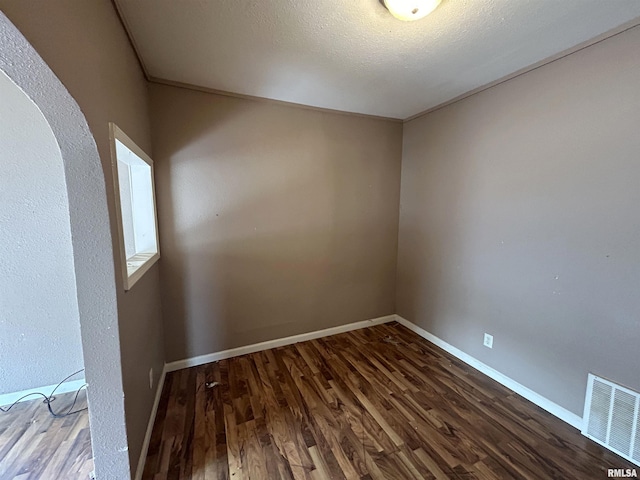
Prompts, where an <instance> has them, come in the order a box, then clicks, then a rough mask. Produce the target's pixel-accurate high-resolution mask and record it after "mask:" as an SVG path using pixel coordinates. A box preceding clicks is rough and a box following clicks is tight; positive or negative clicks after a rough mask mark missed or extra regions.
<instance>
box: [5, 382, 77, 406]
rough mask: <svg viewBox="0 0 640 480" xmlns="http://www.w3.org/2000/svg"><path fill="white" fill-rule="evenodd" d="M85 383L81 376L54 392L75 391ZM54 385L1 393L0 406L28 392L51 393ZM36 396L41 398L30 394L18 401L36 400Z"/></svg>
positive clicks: (8, 403)
mask: <svg viewBox="0 0 640 480" xmlns="http://www.w3.org/2000/svg"><path fill="white" fill-rule="evenodd" d="M85 383H87V382H85V380H84V378H81V379H80V380H73V381H71V382H65V383H63V384H62V385H60V386H59V387H58V388H57V389H56V392H55V394H56V395H58V394H61V393H69V392H76V391H77V390H78V389H79V388H80V387H82V386H83V385H84V384H85ZM56 386H57V384H56V385H47V386H46V387H38V388H30V389H28V390H21V391H20V392H11V393H3V394H2V395H0V406H2V407H6V406H8V405H11V404H12V403H13V402H15V401H16V400H18V399H19V398H20V397H22V396H24V395H29V394H30V393H44V394H45V395H51V392H53V389H54V388H56ZM54 396H55V395H54ZM38 398H40V399H42V397H39V396H36V395H31V396H29V397H27V398H23V399H22V400H20V402H28V401H30V400H37V399H38ZM52 405H53V404H52Z"/></svg>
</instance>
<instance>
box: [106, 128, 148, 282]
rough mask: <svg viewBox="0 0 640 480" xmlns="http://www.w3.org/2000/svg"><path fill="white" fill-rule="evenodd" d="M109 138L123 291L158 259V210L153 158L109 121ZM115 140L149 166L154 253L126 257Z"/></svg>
mask: <svg viewBox="0 0 640 480" xmlns="http://www.w3.org/2000/svg"><path fill="white" fill-rule="evenodd" d="M109 140H110V144H111V171H112V173H113V189H114V195H115V201H116V220H117V221H116V223H117V229H118V239H119V242H120V266H121V270H122V280H123V283H124V289H125V291H128V290H131V288H132V287H133V286H134V285H135V283H136V282H137V281H138V280H140V279H141V278H142V276H143V275H144V274H145V273H146V272H147V271H149V269H150V268H151V267H152V266H153V265H154V264H155V263H156V262H157V261H158V260H159V259H160V239H159V236H158V212H157V208H156V189H155V175H154V169H153V160H151V158H150V157H149V155H147V154H146V153H145V152H144V151H143V150H142V149H141V148H140V147H138V146H137V145H136V144H135V142H134V141H133V140H131V139H130V138H129V137H128V136H127V134H125V133H124V132H123V131H122V130H120V128H118V126H117V125H116V124H114V123H111V122H110V123H109ZM116 140H117V141H119V142H120V143H122V144H123V145H124V146H125V147H127V148H128V149H129V150H131V152H133V153H134V154H135V155H136V156H138V157H139V158H140V159H141V160H143V161H144V162H145V163H147V164H148V165H149V167H150V168H151V194H152V197H153V217H154V222H155V234H156V239H155V241H156V252H155V253H153V254H152V253H141V254H136V255H134V256H133V257H131V258H129V259H127V255H126V248H125V238H124V226H123V223H122V219H123V212H122V202H121V198H120V181H119V176H118V155H117V148H116Z"/></svg>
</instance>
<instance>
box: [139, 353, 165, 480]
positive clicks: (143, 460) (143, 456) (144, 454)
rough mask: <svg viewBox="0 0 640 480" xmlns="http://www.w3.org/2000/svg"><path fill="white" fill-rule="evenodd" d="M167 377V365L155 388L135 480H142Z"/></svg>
mask: <svg viewBox="0 0 640 480" xmlns="http://www.w3.org/2000/svg"><path fill="white" fill-rule="evenodd" d="M166 376H167V365H166V364H165V366H164V368H163V369H162V374H161V375H160V380H158V385H157V386H156V397H155V399H154V400H153V407H152V408H151V414H150V415H149V422H148V423H147V431H146V432H145V434H144V440H143V441H142V449H141V450H140V458H139V459H138V467H137V468H136V476H135V477H134V479H135V480H142V474H143V473H144V465H145V463H146V460H147V453H148V452H149V443H150V442H151V434H152V433H153V425H154V424H155V422H156V413H158V405H159V404H160V397H161V396H162V388H163V387H164V379H165V377H166Z"/></svg>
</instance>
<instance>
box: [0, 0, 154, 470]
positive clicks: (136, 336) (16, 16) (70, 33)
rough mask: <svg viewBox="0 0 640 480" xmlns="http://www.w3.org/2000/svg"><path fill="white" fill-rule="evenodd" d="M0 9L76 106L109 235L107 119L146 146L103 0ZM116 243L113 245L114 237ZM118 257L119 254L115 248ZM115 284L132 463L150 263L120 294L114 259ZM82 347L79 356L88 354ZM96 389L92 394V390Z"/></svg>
mask: <svg viewBox="0 0 640 480" xmlns="http://www.w3.org/2000/svg"><path fill="white" fill-rule="evenodd" d="M0 9H2V11H3V12H4V13H5V14H6V15H7V17H8V18H9V19H10V20H11V21H12V22H13V23H14V24H15V25H16V26H17V27H18V29H20V31H21V32H22V33H23V34H24V36H25V37H26V38H27V39H28V40H29V42H31V44H32V45H33V46H34V47H35V49H36V50H37V51H38V53H39V54H40V55H41V56H42V58H43V59H44V60H45V62H47V64H48V65H49V66H50V67H51V69H52V70H53V71H54V72H55V74H56V75H57V76H58V77H59V78H60V80H61V81H62V83H63V84H64V85H65V86H66V87H67V88H68V89H69V92H70V93H71V95H72V96H73V97H74V99H75V100H76V101H77V102H78V104H79V105H80V108H81V109H82V111H83V113H84V115H85V116H86V118H87V121H88V123H89V127H90V128H91V131H92V133H93V135H94V138H95V141H96V144H97V146H98V151H99V153H100V157H101V158H102V162H103V167H104V172H105V177H106V182H107V193H108V195H109V205H110V216H111V219H112V221H111V226H112V228H111V231H112V232H114V236H113V238H114V240H116V239H117V236H116V235H115V232H116V230H115V224H114V223H113V222H114V219H115V217H114V215H113V208H114V207H115V204H114V202H113V185H112V178H111V167H110V161H111V160H110V150H109V128H108V122H109V121H112V122H115V123H116V124H117V125H118V126H119V127H120V128H121V129H122V130H123V131H124V132H125V133H126V134H127V135H129V136H130V137H131V138H132V139H133V140H134V141H135V142H136V143H137V144H138V145H139V146H140V147H141V148H142V149H143V150H145V151H146V152H147V153H149V154H152V153H153V152H151V138H150V130H149V121H148V92H147V85H146V81H145V79H144V77H143V75H142V72H141V70H140V67H139V65H138V63H137V60H136V57H135V54H134V52H133V50H132V48H131V46H130V44H129V42H128V39H127V37H126V34H125V32H124V30H123V28H122V26H121V24H120V22H119V20H118V18H117V15H116V12H115V10H114V8H113V5H112V3H111V2H110V1H109V0H93V1H91V2H83V1H79V0H57V1H51V0H30V1H29V2H24V1H20V0H0ZM115 244H116V247H115V248H116V249H117V248H118V246H117V243H115ZM114 258H115V259H119V252H117V251H116V252H115V255H114ZM115 268H116V281H117V287H118V311H119V324H120V340H121V355H122V369H123V384H124V395H125V410H126V422H127V434H128V441H129V457H130V460H131V465H132V468H133V469H135V467H136V465H137V462H138V456H139V453H140V448H141V446H142V439H143V437H144V433H145V429H146V426H147V421H148V418H149V414H150V411H151V407H152V403H153V396H154V393H155V391H154V390H151V389H150V388H149V377H148V372H149V368H151V367H153V368H154V372H155V377H156V378H155V380H156V383H157V381H158V379H159V375H160V372H161V371H162V367H163V363H164V352H163V340H162V336H163V335H162V321H161V311H160V295H159V275H158V272H159V269H158V266H155V267H154V268H152V269H151V270H150V271H149V272H148V273H147V274H146V275H145V277H144V278H143V279H142V280H140V281H139V282H138V283H137V284H136V285H135V286H134V288H133V289H132V290H131V291H129V292H127V293H125V292H124V289H123V287H122V277H121V274H120V264H119V262H116V263H115ZM83 346H84V354H85V357H86V356H89V355H91V351H90V350H87V348H88V346H87V345H83ZM96 395H99V392H96Z"/></svg>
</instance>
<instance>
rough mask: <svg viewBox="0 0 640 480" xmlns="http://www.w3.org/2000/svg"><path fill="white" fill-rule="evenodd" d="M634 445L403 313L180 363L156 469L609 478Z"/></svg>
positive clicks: (206, 475) (197, 475)
mask: <svg viewBox="0 0 640 480" xmlns="http://www.w3.org/2000/svg"><path fill="white" fill-rule="evenodd" d="M607 468H633V465H631V464H629V463H628V462H627V461H625V460H623V459H622V458H620V457H618V456H616V455H614V454H613V453H611V452H609V451H607V450H605V449H603V448H601V447H600V446H598V445H597V444H595V443H593V442H591V441H590V440H588V439H586V438H585V437H583V436H582V435H580V434H579V432H577V431H576V430H574V429H573V428H571V427H569V426H568V425H566V424H565V423H563V422H562V421H560V420H558V419H557V418H555V417H553V416H551V415H550V414H548V413H546V412H545V411H543V410H541V409H540V408H538V407H537V406H535V405H533V404H532V403H530V402H528V401H527V400H524V399H523V398H521V397H519V396H517V395H516V394H514V393H513V392H511V391H510V390H508V389H506V388H505V387H503V386H501V385H500V384H498V383H496V382H495V381H493V380H491V379H490V378H488V377H486V376H484V375H483V374H481V373H479V372H477V371H475V370H474V369H472V368H470V367H468V366H467V365H465V364H464V363H462V362H460V361H459V360H457V359H456V358H454V357H452V356H450V355H449V354H447V353H446V352H444V351H442V350H440V349H439V348H437V347H435V346H433V345H432V344H430V343H429V342H427V341H426V340H424V339H422V338H421V337H419V336H417V335H416V334H415V333H413V332H411V331H409V330H408V329H406V328H404V327H403V326H401V325H399V324H397V323H391V324H386V325H380V326H376V327H371V328H367V329H362V330H356V331H353V332H349V333H344V334H340V335H335V336H332V337H327V338H322V339H318V340H312V341H309V342H304V343H298V344H296V345H290V346H286V347H280V348H276V349H272V350H267V351H264V352H258V353H254V354H251V355H245V356H242V357H236V358H232V359H229V360H222V361H219V362H215V363H210V364H207V365H203V366H199V367H194V368H190V369H185V370H180V371H178V372H173V373H170V374H168V375H167V378H166V383H165V386H164V390H163V392H162V397H161V401H160V405H159V409H158V414H157V417H156V422H155V426H154V429H153V434H152V438H151V443H150V447H149V453H148V456H147V462H146V465H145V469H144V477H143V478H144V479H146V480H165V479H171V480H176V479H197V480H211V479H233V480H240V479H251V480H259V479H268V480H271V479H279V478H281V479H287V480H288V479H296V480H297V479H300V480H302V479H309V480H318V479H349V480H350V479H363V480H365V479H366V480H373V479H392V480H399V479H423V478H424V479H478V480H487V479H508V478H515V479H532V480H541V479H547V478H549V479H563V480H566V479H580V480H584V479H590V478H594V479H604V478H607V472H606V469H607Z"/></svg>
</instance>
